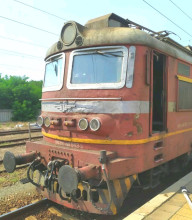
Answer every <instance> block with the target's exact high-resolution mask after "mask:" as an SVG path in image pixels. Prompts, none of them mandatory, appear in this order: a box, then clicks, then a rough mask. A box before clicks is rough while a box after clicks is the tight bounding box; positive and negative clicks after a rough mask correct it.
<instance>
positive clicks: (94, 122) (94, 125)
mask: <svg viewBox="0 0 192 220" xmlns="http://www.w3.org/2000/svg"><path fill="white" fill-rule="evenodd" d="M89 126H90V128H91V130H92V131H97V130H99V128H100V126H101V123H100V121H99V120H98V119H96V118H94V119H92V120H91V121H90V123H89Z"/></svg>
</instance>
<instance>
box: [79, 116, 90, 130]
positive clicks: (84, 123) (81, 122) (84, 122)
mask: <svg viewBox="0 0 192 220" xmlns="http://www.w3.org/2000/svg"><path fill="white" fill-rule="evenodd" d="M78 125H79V128H80V129H81V130H83V131H84V130H86V129H87V128H88V125H89V123H88V121H87V119H86V118H81V119H80V120H79V124H78Z"/></svg>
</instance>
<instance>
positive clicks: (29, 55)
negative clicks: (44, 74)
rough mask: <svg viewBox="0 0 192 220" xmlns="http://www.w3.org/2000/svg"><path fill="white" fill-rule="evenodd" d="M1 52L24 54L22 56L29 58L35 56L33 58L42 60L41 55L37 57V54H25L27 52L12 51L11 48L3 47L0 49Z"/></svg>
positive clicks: (15, 54)
mask: <svg viewBox="0 0 192 220" xmlns="http://www.w3.org/2000/svg"><path fill="white" fill-rule="evenodd" d="M0 51H1V52H3V53H8V54H9V55H13V56H20V57H21V56H24V57H29V58H35V59H41V60H43V57H38V56H34V55H31V54H27V53H20V52H17V51H13V50H5V49H0Z"/></svg>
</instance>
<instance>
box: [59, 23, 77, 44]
mask: <svg viewBox="0 0 192 220" xmlns="http://www.w3.org/2000/svg"><path fill="white" fill-rule="evenodd" d="M76 35H77V28H76V25H75V23H73V22H67V23H65V25H64V26H63V28H62V31H61V39H62V41H63V43H64V44H65V45H66V46H68V45H71V44H72V43H73V42H74V40H75V38H76Z"/></svg>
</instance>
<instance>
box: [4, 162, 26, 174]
mask: <svg viewBox="0 0 192 220" xmlns="http://www.w3.org/2000/svg"><path fill="white" fill-rule="evenodd" d="M0 162H1V163H0V164H2V163H3V160H1V161H0ZM28 166H29V164H24V165H20V166H17V167H16V168H15V170H19V169H23V168H25V167H28ZM5 172H7V171H6V170H5V169H3V170H0V174H1V173H5Z"/></svg>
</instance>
